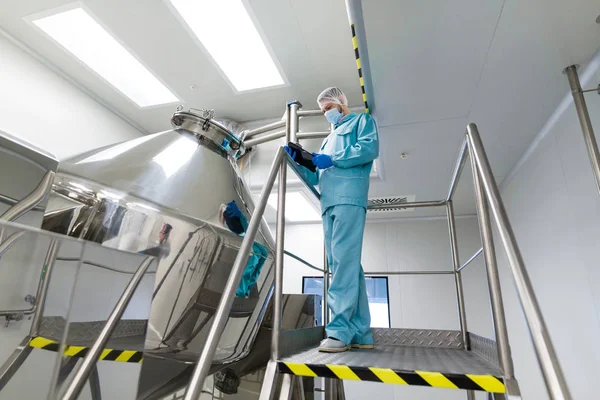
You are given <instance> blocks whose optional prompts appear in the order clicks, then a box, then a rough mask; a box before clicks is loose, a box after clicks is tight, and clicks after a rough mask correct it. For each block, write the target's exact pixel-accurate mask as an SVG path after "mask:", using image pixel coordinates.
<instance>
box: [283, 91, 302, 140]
mask: <svg viewBox="0 0 600 400" xmlns="http://www.w3.org/2000/svg"><path fill="white" fill-rule="evenodd" d="M300 107H302V104H300V103H299V102H298V101H294V102H292V103H290V104H288V115H289V116H290V117H289V125H288V126H287V131H288V132H289V134H288V133H287V132H286V136H287V137H286V141H287V142H294V143H298V131H299V128H300V126H299V125H300V118H299V117H298V110H299V109H300ZM286 144H287V143H286Z"/></svg>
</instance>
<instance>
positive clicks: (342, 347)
mask: <svg viewBox="0 0 600 400" xmlns="http://www.w3.org/2000/svg"><path fill="white" fill-rule="evenodd" d="M348 350H350V346H349V345H347V344H346V343H344V342H342V341H341V340H337V339H332V338H327V339H325V340H323V341H322V342H321V344H320V345H319V351H320V352H322V353H342V352H344V351H348Z"/></svg>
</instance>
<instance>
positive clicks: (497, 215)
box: [467, 124, 572, 400]
mask: <svg viewBox="0 0 600 400" xmlns="http://www.w3.org/2000/svg"><path fill="white" fill-rule="evenodd" d="M467 139H468V141H469V151H470V154H471V157H474V158H475V162H476V164H477V170H478V171H479V174H480V178H481V182H482V184H483V187H484V189H485V194H486V196H487V198H488V202H489V206H490V209H491V211H492V215H493V216H494V220H495V221H496V225H497V227H498V231H499V233H500V238H501V239H502V244H503V245H504V249H505V251H506V255H507V258H508V264H509V266H510V269H511V272H512V275H513V278H514V280H515V285H516V287H517V292H518V294H519V299H520V302H521V306H522V308H523V312H524V313H525V318H526V320H527V325H528V327H529V332H530V333H531V337H532V340H533V345H534V348H535V353H536V355H537V358H538V362H539V364H540V367H541V369H542V374H543V376H544V380H545V381H546V387H547V388H548V393H549V395H550V398H552V399H553V400H559V399H560V400H568V399H569V400H570V399H572V397H571V394H570V393H569V388H568V387H567V382H566V380H565V376H564V374H563V372H562V369H561V366H560V363H559V362H558V357H557V355H556V350H555V349H554V345H553V344H552V340H551V339H550V335H549V333H548V328H547V327H546V322H545V321H544V317H543V316H542V312H541V309H540V305H539V303H538V301H537V298H536V296H535V293H534V291H533V285H532V284H531V280H530V278H529V274H528V273H527V270H526V269H525V263H524V262H523V256H522V255H521V251H520V249H519V246H518V244H517V241H516V238H515V234H514V232H513V230H512V227H511V225H510V222H509V219H508V214H507V212H506V209H505V208H504V204H503V203H502V199H501V197H500V191H499V190H498V186H497V185H496V179H495V178H494V175H493V174H492V169H491V167H490V163H489V160H488V158H487V155H486V154H485V150H484V148H483V144H482V142H481V137H480V136H479V132H478V130H477V126H476V125H475V124H469V125H468V126H467Z"/></svg>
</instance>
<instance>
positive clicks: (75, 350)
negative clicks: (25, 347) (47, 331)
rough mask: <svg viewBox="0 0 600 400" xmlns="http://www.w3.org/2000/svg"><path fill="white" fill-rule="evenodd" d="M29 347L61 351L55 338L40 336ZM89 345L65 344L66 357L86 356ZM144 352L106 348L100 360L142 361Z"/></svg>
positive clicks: (31, 341)
mask: <svg viewBox="0 0 600 400" xmlns="http://www.w3.org/2000/svg"><path fill="white" fill-rule="evenodd" d="M29 347H33V348H36V349H43V350H49V351H59V349H60V343H59V342H57V341H55V340H50V339H46V338H44V337H41V336H38V337H35V338H33V339H31V340H30V341H29ZM89 349H90V348H89V347H84V346H69V345H67V346H64V351H63V355H64V356H65V357H85V355H86V354H87V353H88V351H89ZM143 356H144V353H143V352H142V351H137V350H116V349H104V350H102V353H101V354H100V360H103V361H117V362H127V363H141V362H142V358H143Z"/></svg>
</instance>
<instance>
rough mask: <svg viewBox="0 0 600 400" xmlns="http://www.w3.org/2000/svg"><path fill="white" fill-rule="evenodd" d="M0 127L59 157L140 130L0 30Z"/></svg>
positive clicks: (123, 137) (138, 132) (136, 135)
mask: <svg viewBox="0 0 600 400" xmlns="http://www.w3.org/2000/svg"><path fill="white" fill-rule="evenodd" d="M0 54H1V55H2V56H1V57H0V130H2V131H5V132H8V133H10V134H12V135H14V136H18V137H20V138H22V139H24V140H26V141H28V142H30V143H32V144H34V145H36V146H38V147H40V148H42V149H44V150H46V151H49V152H50V153H53V154H54V155H55V156H57V157H58V158H59V160H61V159H65V158H67V157H69V156H72V155H75V154H78V153H82V152H84V151H86V150H90V149H94V148H97V147H101V146H105V145H108V144H111V143H115V142H121V141H124V140H128V139H133V138H136V137H138V136H140V135H141V132H140V131H138V130H137V129H135V128H133V127H132V126H131V125H129V124H127V123H126V122H125V121H123V120H122V119H120V118H118V117H117V116H116V115H115V114H113V113H112V112H110V111H109V110H108V109H106V108H105V107H103V106H102V105H100V104H99V103H97V102H96V101H94V100H93V99H91V98H90V97H89V96H87V95H86V94H84V93H83V92H81V91H80V90H79V89H77V88H76V87H74V86H73V85H71V84H70V83H68V82H67V81H65V80H64V79H62V78H61V77H59V76H58V75H56V74H55V73H54V72H52V71H51V70H50V69H48V68H47V67H45V66H44V65H42V64H41V63H39V62H38V61H36V60H35V59H34V58H33V57H32V56H31V55H29V54H27V53H25V52H24V51H23V50H21V49H20V48H18V47H17V46H15V45H14V44H13V43H11V42H9V41H8V40H7V39H6V38H4V37H3V36H1V35H0Z"/></svg>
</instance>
